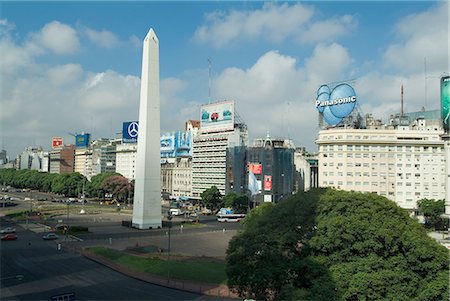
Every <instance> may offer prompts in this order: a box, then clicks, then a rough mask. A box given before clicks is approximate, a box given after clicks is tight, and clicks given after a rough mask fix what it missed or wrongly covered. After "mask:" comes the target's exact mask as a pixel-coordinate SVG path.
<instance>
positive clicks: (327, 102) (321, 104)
mask: <svg viewBox="0 0 450 301" xmlns="http://www.w3.org/2000/svg"><path fill="white" fill-rule="evenodd" d="M349 102H356V96H350V97H344V98H339V99H333V100H325V101H320V99H317V100H316V108H317V107H325V106H333V105H338V104H339V105H340V104H343V103H349Z"/></svg>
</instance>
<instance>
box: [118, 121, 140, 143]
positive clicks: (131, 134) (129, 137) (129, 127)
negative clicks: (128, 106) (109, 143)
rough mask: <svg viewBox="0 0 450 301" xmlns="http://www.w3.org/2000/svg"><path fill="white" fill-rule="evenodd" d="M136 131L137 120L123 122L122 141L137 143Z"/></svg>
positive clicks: (137, 126)
mask: <svg viewBox="0 0 450 301" xmlns="http://www.w3.org/2000/svg"><path fill="white" fill-rule="evenodd" d="M138 132H139V122H138V121H128V122H124V123H123V125H122V143H137V139H138Z"/></svg>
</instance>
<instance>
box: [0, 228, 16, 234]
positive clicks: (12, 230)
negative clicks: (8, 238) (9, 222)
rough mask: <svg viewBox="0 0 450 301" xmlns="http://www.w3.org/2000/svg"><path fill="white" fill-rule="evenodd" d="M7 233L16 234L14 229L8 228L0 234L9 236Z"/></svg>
mask: <svg viewBox="0 0 450 301" xmlns="http://www.w3.org/2000/svg"><path fill="white" fill-rule="evenodd" d="M9 233H16V229H14V228H12V227H8V228H5V229H3V230H1V231H0V234H9Z"/></svg>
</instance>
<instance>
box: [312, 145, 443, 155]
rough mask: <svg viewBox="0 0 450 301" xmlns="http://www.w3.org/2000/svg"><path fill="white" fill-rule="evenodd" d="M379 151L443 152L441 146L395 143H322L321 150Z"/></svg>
mask: <svg viewBox="0 0 450 301" xmlns="http://www.w3.org/2000/svg"><path fill="white" fill-rule="evenodd" d="M345 150H346V151H367V152H368V151H374V152H375V151H378V152H386V151H387V152H395V151H397V152H412V151H414V152H432V153H437V152H442V151H443V148H442V147H440V146H400V145H397V146H394V145H389V146H388V145H366V144H365V145H352V144H349V145H321V146H320V151H321V152H326V151H345Z"/></svg>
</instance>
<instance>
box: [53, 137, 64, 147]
mask: <svg viewBox="0 0 450 301" xmlns="http://www.w3.org/2000/svg"><path fill="white" fill-rule="evenodd" d="M61 145H63V138H61V137H53V138H52V148H57V147H60V146H61Z"/></svg>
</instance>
